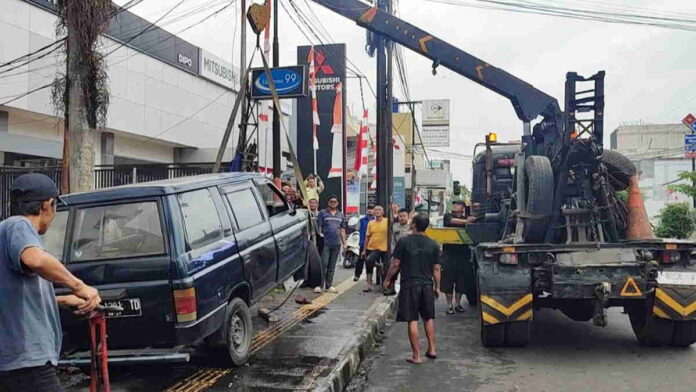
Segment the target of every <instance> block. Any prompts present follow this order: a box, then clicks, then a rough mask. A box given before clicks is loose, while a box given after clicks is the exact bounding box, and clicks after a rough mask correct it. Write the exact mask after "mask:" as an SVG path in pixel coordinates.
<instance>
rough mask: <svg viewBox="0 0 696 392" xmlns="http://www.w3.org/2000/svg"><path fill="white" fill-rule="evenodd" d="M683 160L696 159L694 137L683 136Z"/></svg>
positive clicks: (695, 136) (695, 141)
mask: <svg viewBox="0 0 696 392" xmlns="http://www.w3.org/2000/svg"><path fill="white" fill-rule="evenodd" d="M684 158H696V135H694V134H691V135H684Z"/></svg>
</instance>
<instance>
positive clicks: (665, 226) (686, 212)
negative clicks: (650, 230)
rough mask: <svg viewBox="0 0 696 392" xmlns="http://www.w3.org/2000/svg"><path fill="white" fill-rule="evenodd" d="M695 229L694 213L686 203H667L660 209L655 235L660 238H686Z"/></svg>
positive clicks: (695, 215) (695, 217)
mask: <svg viewBox="0 0 696 392" xmlns="http://www.w3.org/2000/svg"><path fill="white" fill-rule="evenodd" d="M694 230H696V214H694V210H692V209H691V207H689V204H688V203H673V204H667V205H666V206H665V207H664V208H663V209H662V210H660V223H659V224H658V225H657V228H656V229H655V235H657V236H658V237H660V238H681V239H683V238H688V237H689V236H690V235H691V233H693V232H694Z"/></svg>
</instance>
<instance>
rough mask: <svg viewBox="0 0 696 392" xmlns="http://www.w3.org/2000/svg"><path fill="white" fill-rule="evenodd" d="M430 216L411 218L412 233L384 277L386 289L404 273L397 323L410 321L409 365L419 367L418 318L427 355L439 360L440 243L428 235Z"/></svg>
mask: <svg viewBox="0 0 696 392" xmlns="http://www.w3.org/2000/svg"><path fill="white" fill-rule="evenodd" d="M428 224H429V221H428V217H427V215H423V214H416V215H414V216H413V218H412V219H411V231H412V233H413V234H411V235H408V236H406V237H403V238H402V239H400V240H399V242H398V243H397V244H396V247H395V248H394V253H393V255H392V262H391V266H390V267H389V272H388V273H387V277H386V278H385V280H384V281H385V288H386V289H389V288H390V287H391V286H392V285H393V284H394V283H393V282H392V280H393V278H394V276H395V275H396V274H397V273H398V272H399V271H400V272H401V290H400V291H399V310H398V312H397V314H396V321H405V322H408V339H409V341H410V342H411V349H412V350H413V355H412V356H411V358H407V359H406V360H407V361H408V362H411V363H414V364H418V363H422V362H423V360H422V359H421V357H420V347H419V345H418V316H419V315H420V318H422V319H423V327H424V328H425V336H426V337H427V339H428V351H426V352H425V356H426V357H428V358H433V359H434V358H436V357H437V354H436V353H435V321H434V319H435V297H438V296H439V292H440V247H439V246H438V244H437V242H435V241H434V240H432V239H431V238H428V237H426V236H425V229H427V228H428Z"/></svg>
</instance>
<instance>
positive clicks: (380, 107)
mask: <svg viewBox="0 0 696 392" xmlns="http://www.w3.org/2000/svg"><path fill="white" fill-rule="evenodd" d="M377 5H378V7H379V8H380V9H381V10H383V11H386V12H390V10H391V0H378V2H377ZM390 48H391V45H390V44H389V43H387V39H386V38H385V37H384V36H381V35H378V36H377V204H379V205H381V206H382V207H384V209H385V211H389V207H390V201H391V189H392V180H393V173H392V171H391V168H392V162H391V157H392V149H393V147H392V121H391V119H392V116H391V100H392V97H391V72H390V68H391V67H390V66H389V64H388V62H389V61H390V60H391V55H388V53H387V52H390ZM389 215H391V213H389Z"/></svg>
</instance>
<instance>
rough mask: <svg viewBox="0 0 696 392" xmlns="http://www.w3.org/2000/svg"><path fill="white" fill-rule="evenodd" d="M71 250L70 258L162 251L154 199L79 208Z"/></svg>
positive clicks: (94, 258) (131, 255)
mask: <svg viewBox="0 0 696 392" xmlns="http://www.w3.org/2000/svg"><path fill="white" fill-rule="evenodd" d="M71 252H72V255H71V256H72V259H71V260H72V261H87V260H100V259H114V258H124V257H140V256H149V255H156V254H162V253H164V239H163V236H162V226H161V224H160V215H159V212H158V209H157V203H156V202H154V201H148V202H140V203H128V204H116V205H108V206H99V207H89V208H81V209H78V210H77V215H76V218H75V233H74V236H73V241H72V247H71Z"/></svg>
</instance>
